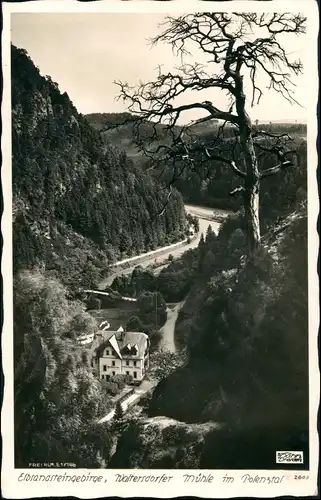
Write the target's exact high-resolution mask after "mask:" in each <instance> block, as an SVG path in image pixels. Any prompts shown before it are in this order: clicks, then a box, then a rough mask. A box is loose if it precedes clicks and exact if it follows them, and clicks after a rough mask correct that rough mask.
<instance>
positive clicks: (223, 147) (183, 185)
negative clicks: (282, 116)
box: [87, 113, 307, 219]
mask: <svg viewBox="0 0 321 500" xmlns="http://www.w3.org/2000/svg"><path fill="white" fill-rule="evenodd" d="M87 118H88V120H89V122H90V123H91V124H92V126H93V127H94V128H95V129H96V130H99V131H101V136H102V139H103V140H104V141H107V142H111V143H112V144H114V145H116V146H118V147H121V148H122V149H124V150H125V151H126V152H127V154H128V155H129V156H130V157H131V158H132V159H133V161H135V163H136V164H137V165H140V166H142V168H144V167H146V166H150V161H149V159H148V158H146V157H144V155H143V153H142V152H140V151H139V148H138V147H137V145H136V144H135V133H134V129H133V124H134V123H135V120H134V116H133V115H131V114H130V113H92V114H90V115H87ZM221 126H222V124H221V123H219V122H217V121H215V120H214V123H213V122H210V123H195V124H193V125H191V127H190V129H189V134H190V139H189V140H190V141H194V143H199V144H202V145H208V146H213V144H215V147H216V149H217V151H218V152H220V153H221V152H224V155H225V156H226V157H228V158H233V155H234V154H235V155H236V156H237V159H238V161H239V160H240V156H239V154H240V152H239V150H238V149H237V148H235V130H234V128H233V127H231V126H225V128H224V130H223V129H222V130H220V127H221ZM257 127H258V130H260V129H264V130H265V131H266V132H268V133H271V134H272V135H273V134H284V136H285V137H286V136H287V134H289V135H290V137H291V139H292V140H291V141H290V142H288V143H287V148H289V147H290V148H291V149H293V150H296V151H297V152H298V162H299V164H300V165H301V164H302V162H303V164H304V162H305V161H306V160H305V159H306V151H307V148H306V125H304V124H300V123H298V124H281V123H279V124H277V123H275V124H274V123H270V124H258V125H257ZM156 130H157V140H158V142H157V141H156V143H155V144H154V145H153V149H157V147H158V146H159V145H160V144H166V143H167V142H168V144H169V140H170V138H169V137H168V141H167V139H166V133H167V134H168V132H166V128H165V126H164V125H161V124H158V125H157V126H156ZM175 130H176V131H177V134H178V133H179V131H180V127H179V126H177V125H176V127H175ZM153 134H154V126H153V125H152V124H151V123H150V122H146V123H145V124H144V127H142V126H140V139H141V140H142V141H143V142H145V145H147V144H148V140H149V139H150V138H151V137H152V136H153ZM216 137H218V138H217V139H216ZM271 144H272V142H271V140H269V138H265V139H264V140H261V149H258V154H259V161H260V169H261V170H264V169H266V168H270V167H272V166H273V165H274V162H275V158H274V156H273V155H271V153H269V152H265V151H264V148H269V147H271ZM279 145H282V140H281V141H280V144H279ZM284 145H285V143H284ZM155 158H157V155H156V157H155ZM196 159H197V161H196V162H195V163H193V165H191V164H190V163H189V162H185V163H184V162H183V161H177V162H176V171H177V172H179V175H177V178H176V180H175V183H174V185H175V187H176V188H177V189H178V191H180V193H181V194H182V196H183V198H184V201H185V202H186V203H192V204H198V205H205V206H209V207H212V208H223V209H232V210H238V209H239V208H240V206H241V198H240V197H231V196H229V193H230V192H231V191H232V190H233V189H235V187H237V186H238V183H239V180H238V178H237V177H236V176H235V175H234V173H233V172H232V170H231V169H230V168H229V167H228V166H226V165H224V164H223V163H221V162H219V161H217V160H212V161H208V160H207V161H205V162H204V161H202V159H201V157H199V158H197V157H196ZM300 165H299V167H300ZM153 167H154V168H153V170H154V175H155V176H159V175H160V174H161V178H162V179H163V180H164V181H165V183H167V184H169V183H170V182H171V180H172V178H173V174H174V172H173V169H172V167H169V168H168V167H167V166H166V165H163V164H162V163H161V162H160V164H159V165H158V164H157V161H155V159H154V161H153ZM297 175H301V176H302V169H300V168H299V169H296V170H294V171H291V172H287V171H286V170H284V171H281V172H280V173H279V175H277V176H276V177H270V178H267V179H266V180H265V181H264V183H262V185H261V212H262V214H263V212H264V216H266V217H267V216H269V218H270V219H273V215H274V214H275V209H274V205H275V204H274V202H273V198H274V192H275V190H276V189H277V190H279V186H280V182H283V181H284V182H285V185H286V187H287V191H286V193H285V192H284V193H283V200H284V201H283V204H284V208H285V209H286V208H287V207H288V206H290V205H291V203H292V202H293V199H294V196H295V195H296V193H295V192H293V187H294V188H295V187H296V186H297V185H299V186H301V187H302V189H306V181H305V178H304V177H301V179H299V180H298V179H296V176H297ZM289 179H291V185H290V184H289Z"/></svg>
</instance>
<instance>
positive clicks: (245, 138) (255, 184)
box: [241, 126, 261, 255]
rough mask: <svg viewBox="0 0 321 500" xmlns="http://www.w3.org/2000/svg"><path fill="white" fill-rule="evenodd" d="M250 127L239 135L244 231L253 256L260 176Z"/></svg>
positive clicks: (257, 229)
mask: <svg viewBox="0 0 321 500" xmlns="http://www.w3.org/2000/svg"><path fill="white" fill-rule="evenodd" d="M249 129H250V127H248V126H247V127H246V131H245V133H243V134H242V133H241V144H242V149H243V154H244V160H245V165H246V177H245V182H244V188H245V191H244V193H243V202H244V217H245V229H246V233H247V239H248V244H249V253H250V255H253V254H255V252H256V250H257V248H258V247H259V245H260V239H261V234H260V215H259V208H260V174H259V170H258V164H257V158H256V154H255V149H254V145H253V140H252V136H251V133H250V130H249Z"/></svg>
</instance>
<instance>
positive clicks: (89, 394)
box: [2, 2, 319, 496]
mask: <svg viewBox="0 0 321 500" xmlns="http://www.w3.org/2000/svg"><path fill="white" fill-rule="evenodd" d="M40 3H41V2H40ZM53 3H55V4H56V3H57V4H60V2H53ZM200 3H204V2H200ZM208 3H209V2H208ZM211 3H212V4H215V2H211ZM218 3H220V2H218ZM231 3H232V2H231ZM236 3H237V2H236ZM240 3H242V2H240ZM245 3H246V2H243V4H245ZM251 3H252V4H255V3H259V2H251ZM271 3H273V2H271ZM277 3H279V4H281V3H282V2H277ZM294 3H295V2H294ZM307 3H309V2H307ZM204 5H205V3H204ZM261 5H262V2H261ZM207 7H208V4H207ZM163 10H164V9H163ZM168 10H169V12H153V11H149V12H148V11H146V12H135V11H133V10H131V11H129V10H128V11H126V10H122V11H119V12H117V11H113V12H111V11H102V12H85V11H84V10H83V11H78V12H75V11H74V12H67V11H63V9H61V10H60V11H59V9H58V10H54V9H53V10H52V11H51V12H50V11H48V10H47V11H46V10H45V11H38V12H37V11H35V10H34V9H33V10H31V11H28V9H26V8H25V10H24V11H22V12H18V11H17V10H16V11H14V12H11V14H10V27H9V30H10V41H9V42H8V47H7V54H9V60H8V71H9V73H8V74H9V75H10V77H9V78H10V81H9V83H8V85H9V86H10V89H9V91H8V92H9V94H10V115H11V117H10V119H11V134H10V158H9V160H10V161H11V164H6V162H4V164H3V168H2V171H3V170H4V169H7V175H8V177H9V178H10V180H9V181H8V182H9V184H8V186H9V185H10V189H11V207H9V211H10V212H11V217H12V218H11V219H10V221H11V222H10V229H9V233H7V234H11V235H12V236H11V238H12V240H11V241H12V250H11V254H10V255H11V262H9V260H8V262H7V263H5V264H6V266H7V275H11V285H10V286H11V292H10V293H9V298H10V300H11V302H12V318H11V321H12V325H11V332H10V331H7V332H6V339H5V342H9V343H10V342H11V345H12V356H13V360H12V385H13V389H12V391H13V392H12V394H13V412H12V419H11V426H12V429H13V433H14V445H13V450H12V456H11V460H12V467H13V469H14V470H16V472H17V475H16V477H18V478H19V479H18V481H19V487H20V488H28V487H30V485H31V482H33V483H34V487H35V486H37V484H36V483H37V482H39V481H40V482H41V481H45V482H46V484H47V482H48V481H50V487H53V485H54V483H55V481H56V479H57V477H60V476H59V474H60V475H61V478H63V477H65V476H66V477H65V479H61V481H64V480H66V481H67V479H66V478H67V477H68V475H72V474H77V470H79V469H82V470H86V471H87V472H86V474H87V475H86V479H83V480H82V479H80V480H79V481H80V482H81V481H85V482H86V484H85V485H84V486H88V485H87V481H90V479H89V475H88V474H92V475H93V477H94V475H97V474H98V475H97V477H98V476H99V474H100V472H99V470H100V471H101V470H106V473H107V472H108V471H111V470H112V471H113V478H114V479H113V480H115V481H116V482H117V481H118V482H122V481H123V482H125V483H126V482H127V481H128V482H131V481H137V484H138V483H139V482H144V481H145V479H144V477H149V478H150V479H148V480H146V481H150V483H154V484H151V486H153V487H155V483H157V486H156V487H158V488H161V485H160V484H159V486H158V483H167V484H166V486H167V487H168V488H169V487H170V483H171V480H172V478H173V477H175V476H174V474H175V472H177V471H185V473H184V474H185V475H184V476H181V477H182V482H183V483H184V487H187V486H192V483H194V482H196V483H198V485H197V484H194V487H196V488H198V487H201V486H202V485H203V483H204V484H205V483H207V482H209V483H211V482H212V481H213V478H215V477H216V472H217V471H225V472H226V474H225V476H224V477H223V475H222V478H223V479H222V480H221V483H222V485H223V486H224V482H225V483H231V484H229V486H235V487H236V484H235V485H233V484H232V483H233V482H234V481H236V480H235V479H234V478H233V474H231V475H230V476H229V471H237V473H238V477H240V478H243V479H242V481H240V484H241V485H242V484H244V483H246V482H248V483H249V484H250V483H251V482H255V483H264V482H265V481H268V480H266V479H264V478H265V476H264V473H265V474H266V472H267V471H270V474H268V476H269V478H270V479H269V481H270V482H272V483H274V485H276V487H277V486H281V483H282V482H283V485H284V482H286V480H287V478H289V477H290V476H291V480H294V479H295V478H297V486H298V491H300V488H303V487H304V484H306V485H307V484H308V483H309V481H310V480H312V479H313V478H314V477H315V478H316V460H315V459H316V455H315V451H313V450H314V448H313V449H312V441H311V436H312V435H313V437H314V438H316V437H317V432H316V409H317V406H318V386H315V392H314V393H313V392H312V391H311V380H312V379H311V363H312V365H313V366H314V368H316V367H317V351H316V350H315V351H314V352H311V345H313V346H315V349H316V346H317V340H316V339H317V328H318V321H317V323H316V322H315V320H318V314H319V312H318V304H317V303H315V304H314V307H317V309H316V311H315V312H314V314H313V315H312V314H311V293H312V295H313V294H314V295H315V294H316V293H317V290H318V284H317V281H318V276H317V268H316V258H315V255H316V253H315V252H314V250H313V249H311V248H312V247H311V245H312V237H311V234H312V236H313V237H315V234H314V231H315V232H316V228H315V224H316V217H317V215H316V214H317V212H316V209H315V205H318V200H317V198H314V199H312V201H311V198H310V197H311V196H312V194H313V196H314V197H317V188H316V163H315V162H316V152H315V151H314V150H313V148H315V143H314V144H312V153H310V152H309V140H310V137H312V141H313V138H314V136H313V133H314V130H313V127H312V128H311V129H310V128H309V120H310V117H311V105H310V102H309V99H311V98H312V99H313V97H314V98H315V95H314V91H315V88H316V86H317V82H314V81H313V80H312V81H311V80H310V81H309V80H308V71H310V70H311V67H313V68H314V64H315V67H316V64H317V63H316V62H314V61H312V63H311V60H309V56H310V57H311V50H310V51H309V49H308V48H307V47H308V46H309V43H310V42H311V40H312V39H313V37H312V38H311V31H310V29H309V23H310V18H311V13H310V11H308V12H305V10H304V9H303V7H302V12H298V11H297V10H295V9H294V8H293V11H289V10H286V11H285V10H282V9H281V8H280V7H279V8H278V9H277V12H272V11H271V12H270V10H271V9H268V8H264V9H262V8H261V9H257V11H255V9H254V8H253V10H251V11H249V10H248V9H243V10H242V9H234V10H238V11H237V12H234V11H233V12H232V11H227V10H226V11H220V9H219V8H218V9H217V11H215V6H211V8H209V9H207V10H208V11H206V12H203V11H201V12H199V11H195V12H194V11H193V12H179V11H175V10H173V12H171V11H170V9H168ZM273 10H276V9H273ZM309 16H310V17H309ZM9 45H10V47H9ZM4 67H5V66H4ZM9 94H8V95H9ZM5 95H7V94H5ZM313 104H314V103H313ZM312 123H313V117H312ZM8 128H10V127H8ZM8 132H9V130H8ZM310 133H311V135H310ZM311 159H312V161H311ZM310 169H311V170H310ZM310 172H312V174H311V173H310ZM3 175H4V174H3ZM5 207H6V203H5ZM308 214H309V217H308ZM310 217H311V218H310ZM309 221H310V222H309ZM311 221H312V222H311ZM310 230H312V233H311V234H310V233H309V231H310ZM10 231H11V232H10ZM4 240H5V241H7V239H6V237H4ZM11 241H10V242H9V245H11ZM308 243H309V246H308ZM315 245H317V243H315ZM314 258H315V261H314V260H313V259H314ZM309 259H312V263H311V260H310V261H309ZM3 263H4V258H3ZM4 278H5V279H6V274H5V276H4ZM313 278H314V279H313ZM314 280H315V281H316V284H315V285H314V284H313V282H314ZM311 287H312V288H311ZM311 290H312V292H311ZM315 298H316V297H315ZM312 316H313V318H312ZM311 318H312V319H311ZM7 321H8V319H7ZM8 324H9V323H7V325H8ZM7 359H9V358H7ZM311 394H315V396H312V397H313V398H314V397H315V400H313V401H311ZM312 410H313V411H312ZM314 412H315V415H314ZM315 443H317V441H315ZM313 446H315V445H313ZM311 457H312V458H311ZM62 470H63V471H64V472H63V474H64V476H63V474H62ZM88 470H90V471H91V472H89V473H88ZM155 470H157V472H159V471H161V472H162V474H160V473H159V474H156V471H155ZM131 471H134V473H135V474H136V478H138V479H130V477H131V476H130V474H129V472H131ZM148 471H150V474H151V475H149V476H146V473H147V472H148ZM153 471H154V472H153ZM209 471H210V472H211V474H212V475H209ZM249 471H255V474H254V473H253V474H252V473H251V472H249ZM293 471H295V472H296V474H292V473H293ZM251 474H252V475H251ZM289 474H290V475H289ZM247 475H248V477H247ZM53 476H56V479H55V478H54V477H53ZM70 477H71V476H70ZM75 477H76V476H75ZM83 477H85V476H83ZM95 477H96V476H95ZM99 477H103V476H99ZM106 477H107V476H106ZM108 477H109V476H108ZM133 477H134V476H133ZM41 478H43V479H41ZM48 478H49V479H48ZM126 478H128V479H126ZM153 478H154V479H153ZM210 478H212V480H210ZM224 478H225V479H224ZM251 478H257V479H253V480H252V479H251ZM263 479H264V480H263ZM71 481H72V480H71ZM77 481H78V480H77ZM106 481H107V479H106ZM106 481H105V482H106ZM72 482H73V481H72ZM108 482H110V479H108ZM186 482H187V486H186ZM55 486H57V485H55ZM58 486H59V487H62V486H61V485H58ZM75 486H77V488H78V487H79V488H81V487H84V486H82V485H81V484H80V485H75ZM135 486H136V483H135ZM147 486H148V485H147ZM205 486H206V485H205ZM205 486H204V487H205ZM109 487H111V486H109ZM209 487H211V488H213V487H214V483H213V484H212V485H209ZM315 487H316V479H315ZM75 491H76V490H75ZM77 491H78V492H79V491H80V493H77V495H79V494H80V496H81V490H77ZM168 491H170V490H168ZM182 491H183V490H182ZM193 491H194V494H195V495H197V494H199V493H197V491H198V490H197V489H194V490H193ZM204 491H205V490H204ZM209 491H210V490H209ZM234 491H235V490H234ZM276 491H279V490H276ZM291 491H292V490H291ZM302 491H303V490H302ZM310 493H311V494H313V491H311V492H310ZM110 494H111V493H110ZM191 494H192V493H191ZM293 494H294V493H293ZM91 495H92V496H95V493H94V491H92V492H91ZM128 495H129V496H130V495H132V493H128ZM144 496H146V495H144ZM164 496H166V494H165V495H164ZM168 496H170V495H168ZM204 496H206V494H204ZM207 496H208V495H207Z"/></svg>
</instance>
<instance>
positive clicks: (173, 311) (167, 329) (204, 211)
mask: <svg viewBox="0 0 321 500" xmlns="http://www.w3.org/2000/svg"><path fill="white" fill-rule="evenodd" d="M185 210H186V212H187V213H190V214H192V215H195V216H196V217H198V220H199V227H200V230H199V233H198V234H197V236H196V237H195V238H194V239H193V240H192V241H191V242H190V243H188V244H186V243H183V244H182V245H176V246H175V247H174V248H168V247H167V248H165V249H164V248H161V249H159V251H157V252H153V253H152V255H145V257H144V254H143V255H140V256H137V258H133V259H130V262H132V265H131V266H130V267H128V268H126V269H122V268H121V266H119V267H118V268H116V270H115V273H113V274H112V275H111V276H109V277H108V278H106V279H105V280H103V281H102V282H101V283H100V287H99V288H100V289H103V288H105V287H106V286H109V285H111V283H112V281H113V279H114V278H115V276H117V275H119V274H130V273H131V272H132V271H133V270H134V268H135V267H136V266H137V264H138V262H137V260H139V264H140V265H141V266H143V267H148V266H149V265H151V264H154V263H155V258H157V259H158V260H159V262H160V266H161V264H162V263H163V267H164V266H165V265H167V264H168V256H169V255H170V254H172V255H173V257H176V258H177V257H180V256H181V255H182V254H183V253H184V252H186V251H187V250H189V249H190V248H195V247H197V245H198V243H199V241H200V238H201V235H202V234H204V236H205V234H206V231H207V228H208V226H209V225H211V226H212V229H213V231H215V232H217V231H218V229H219V227H220V224H221V221H222V217H227V216H228V214H229V212H227V211H225V210H215V212H214V211H213V209H210V208H207V207H200V206H194V205H185ZM215 219H216V220H215ZM127 263H128V260H127ZM154 272H156V270H154ZM184 302H185V301H184V300H183V301H182V302H179V303H176V304H168V306H167V320H166V323H165V324H164V325H163V327H162V328H161V330H160V331H161V332H162V338H161V341H160V347H163V348H165V349H167V350H168V351H170V352H176V346H175V335H174V333H175V324H176V321H177V317H178V313H179V311H180V309H181V308H182V307H183V305H184ZM155 385H157V381H156V380H153V379H148V378H145V379H144V380H143V382H142V384H141V385H140V386H139V387H137V388H135V391H134V393H133V394H130V395H129V396H128V397H127V398H126V399H125V400H124V401H123V402H122V403H121V406H122V408H123V411H124V412H126V411H127V410H128V409H129V408H130V407H131V406H133V405H135V404H137V403H138V401H139V400H140V399H141V398H142V396H144V394H146V393H147V392H149V391H150V390H151V389H153V388H154V387H155ZM114 413H115V410H114V409H112V410H110V411H109V413H107V415H105V416H104V417H102V418H101V419H100V420H99V421H98V423H100V424H103V423H106V422H109V421H111V420H112V419H113V417H114Z"/></svg>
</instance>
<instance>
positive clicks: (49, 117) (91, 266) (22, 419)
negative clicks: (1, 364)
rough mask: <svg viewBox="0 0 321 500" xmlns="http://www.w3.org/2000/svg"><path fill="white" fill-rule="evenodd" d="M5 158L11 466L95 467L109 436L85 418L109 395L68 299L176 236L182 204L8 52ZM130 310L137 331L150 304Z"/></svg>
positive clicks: (22, 54) (78, 308)
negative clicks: (8, 148)
mask: <svg viewBox="0 0 321 500" xmlns="http://www.w3.org/2000/svg"><path fill="white" fill-rule="evenodd" d="M12 152H13V154H12V181H13V258H14V348H15V436H16V448H15V459H16V466H18V467H28V466H29V464H32V463H34V462H42V463H47V462H49V463H51V464H56V466H57V467H59V466H63V464H64V463H65V464H66V463H73V464H76V466H78V467H89V468H91V467H105V466H106V464H107V462H108V459H109V455H110V447H111V446H112V436H113V433H112V432H111V431H110V428H109V427H108V426H105V427H102V426H97V424H96V421H97V418H98V417H101V416H102V415H104V414H105V413H106V412H107V411H108V409H110V407H111V391H110V387H107V385H106V384H105V385H104V384H101V383H100V381H99V380H97V378H96V377H95V376H94V375H93V372H92V368H91V365H90V357H89V353H88V351H87V350H86V349H85V348H83V347H81V346H79V345H78V344H77V343H76V342H75V339H76V337H77V336H78V335H80V334H85V333H86V332H87V333H92V332H94V331H96V329H97V328H98V325H97V323H96V321H95V320H94V319H93V317H92V316H91V315H90V314H88V313H87V312H86V311H85V306H84V304H82V303H81V302H80V301H75V297H76V295H77V293H76V292H77V291H78V288H79V287H82V286H92V285H96V284H97V282H98V281H99V280H100V279H101V276H102V275H103V273H104V275H106V272H108V266H109V265H110V264H112V263H113V262H114V261H115V260H117V259H120V258H123V257H124V258H125V257H128V256H130V255H133V254H136V253H138V252H143V251H147V250H150V249H154V248H156V247H157V246H161V245H166V244H169V243H172V242H174V241H177V240H180V239H183V238H184V237H185V232H186V230H187V223H186V219H185V211H184V206H183V203H182V198H181V195H180V194H179V193H178V192H177V191H176V190H173V191H172V195H171V197H170V198H169V199H168V191H167V189H166V187H165V186H164V185H161V186H160V185H159V184H158V185H156V184H155V182H154V180H153V179H152V178H151V177H150V176H149V174H148V173H146V172H144V171H143V170H142V169H140V168H139V167H138V166H137V165H135V164H134V163H133V162H132V161H131V160H130V159H129V158H128V157H127V156H126V153H124V152H123V151H121V150H120V149H118V148H116V147H114V146H112V145H111V144H110V143H106V142H105V143H104V142H103V141H102V139H101V138H100V135H99V133H98V132H97V131H95V130H94V129H93V128H92V127H91V125H90V124H89V122H88V121H87V119H86V118H85V117H84V116H82V115H81V114H79V113H78V112H77V110H76V109H75V107H74V106H73V104H72V102H71V101H70V99H69V97H68V95H67V94H66V93H64V94H61V92H60V91H59V88H58V85H57V84H56V83H54V82H53V81H52V80H51V78H50V77H48V76H46V77H43V76H41V75H40V72H39V70H38V69H37V68H36V66H35V65H34V63H33V62H32V60H31V59H30V58H29V56H28V55H27V53H26V51H25V50H23V49H18V48H16V47H14V46H12ZM164 208H165V210H163V209H164ZM71 299H73V300H71ZM138 305H139V306H140V309H139V310H141V316H142V318H143V319H144V320H145V321H146V322H148V321H149V316H148V313H149V297H147V298H146V300H145V301H144V300H141V301H140V303H139V304H138ZM163 316H164V313H163ZM164 317H166V313H165V316H164ZM162 320H163V321H164V318H162ZM118 382H121V383H119V385H120V386H121V385H122V384H123V381H118ZM115 384H116V381H115ZM61 464H62V465H61Z"/></svg>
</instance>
